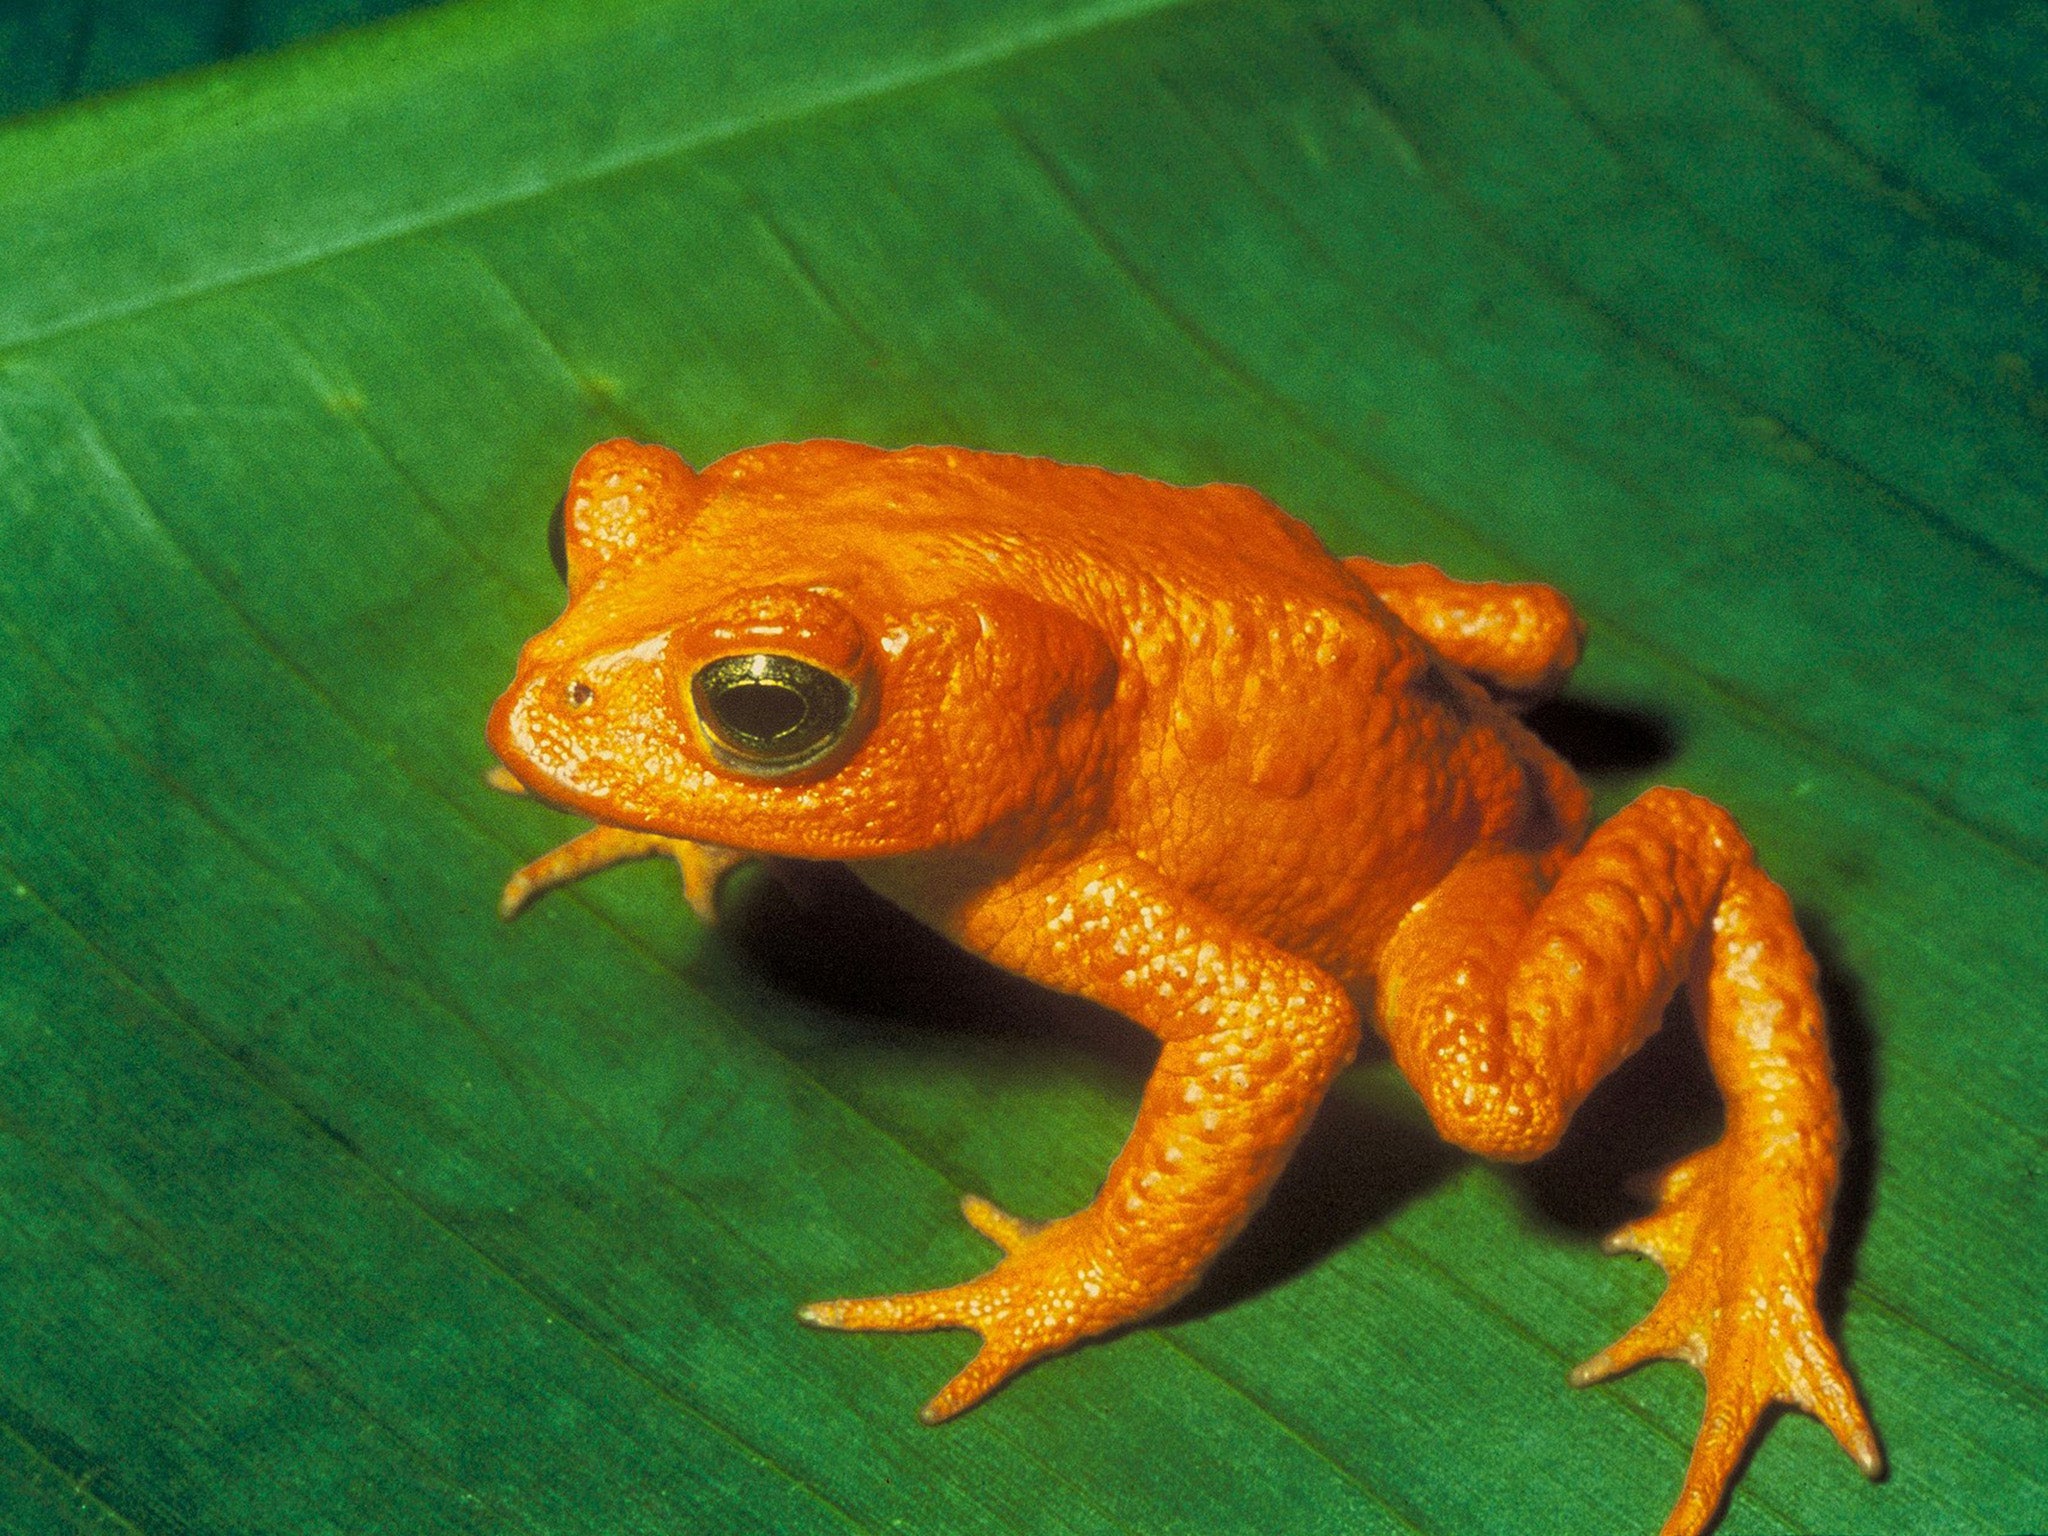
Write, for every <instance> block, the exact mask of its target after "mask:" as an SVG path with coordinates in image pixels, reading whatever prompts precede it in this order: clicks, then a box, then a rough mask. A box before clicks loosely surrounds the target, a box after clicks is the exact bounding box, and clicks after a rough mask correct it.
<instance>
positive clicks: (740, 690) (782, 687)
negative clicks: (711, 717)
mask: <svg viewBox="0 0 2048 1536" xmlns="http://www.w3.org/2000/svg"><path fill="white" fill-rule="evenodd" d="M712 708H713V709H715V710H716V711H717V712H718V723H719V724H720V725H723V726H724V727H725V728H726V729H727V730H729V731H731V732H732V733H733V734H734V735H735V736H744V737H750V738H752V739H753V740H755V741H758V742H760V743H761V744H762V745H763V746H773V745H775V744H776V738H777V737H781V736H787V735H789V734H790V733H791V732H792V731H794V730H795V729H796V728H797V727H798V726H800V725H802V724H803V723H804V716H805V715H807V714H809V713H810V706H809V705H808V704H806V703H805V702H804V696H803V695H802V694H800V693H798V692H797V691H796V690H795V689H794V688H791V687H789V686H788V685H787V684H784V683H777V682H753V681H748V682H743V683H733V684H731V685H729V686H728V687H726V688H725V689H724V690H723V691H722V692H721V693H720V694H719V695H718V702H717V703H716V704H714V705H713V706H712Z"/></svg>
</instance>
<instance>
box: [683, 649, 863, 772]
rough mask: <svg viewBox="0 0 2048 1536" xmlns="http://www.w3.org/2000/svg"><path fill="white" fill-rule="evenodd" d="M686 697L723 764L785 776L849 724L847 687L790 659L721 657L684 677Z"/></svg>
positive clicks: (820, 751) (818, 753) (810, 759)
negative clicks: (688, 687) (691, 674)
mask: <svg viewBox="0 0 2048 1536" xmlns="http://www.w3.org/2000/svg"><path fill="white" fill-rule="evenodd" d="M690 702H691V703H692V704H694V705H696V707H697V718H698V719H699V720H701V721H702V722H703V723H704V730H705V734H707V735H708V736H709V737H710V738H711V747H712V754H713V755H714V756H715V757H717V758H718V760H719V761H720V762H722V763H724V764H725V765H726V766H727V767H728V768H738V769H742V770H744V771H746V772H750V773H758V774H777V773H789V772H791V771H792V770H794V769H797V768H801V767H803V766H804V765H805V764H807V763H814V762H816V761H817V760H818V759H819V758H821V757H823V756H824V755H825V754H826V753H827V752H829V751H831V750H832V748H833V747H834V746H835V745H836V744H837V743H838V741H839V739H840V738H841V737H842V736H844V735H845V734H846V728H847V726H848V725H849V724H851V723H852V721H853V706H854V694H853V685H852V684H851V683H849V682H847V681H846V680H845V679H844V678H840V677H835V676H833V675H832V674H831V673H830V672H827V671H826V670H825V669H824V668H822V667H814V666H812V665H811V664H810V663H809V662H807V661H798V660H797V659H796V658H795V657H794V656H777V655H774V654H772V653H770V652H766V651H763V652H757V653H755V654H753V655H750V656H722V657H720V658H719V659H718V660H717V661H713V662H707V663H706V664H705V665H704V666H702V667H700V668H698V669H697V675H696V676H695V677H693V678H691V679H690Z"/></svg>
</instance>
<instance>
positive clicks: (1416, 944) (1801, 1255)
mask: <svg viewBox="0 0 2048 1536" xmlns="http://www.w3.org/2000/svg"><path fill="white" fill-rule="evenodd" d="M1379 984H1380V1009H1381V1023H1382V1027H1383V1028H1384V1029H1385V1030H1386V1032H1387V1037H1388V1040H1389V1042H1390V1044H1391V1046H1392V1048H1393V1052H1394V1057H1395V1060H1396V1061H1397V1062H1398V1063H1399V1064H1400V1066H1401V1069H1402V1071H1403V1072H1404V1073H1405V1074H1406V1075H1407V1077H1408V1079H1409V1081H1410V1082H1412V1083H1413V1084H1414V1085H1415V1087H1416V1089H1417V1091H1418V1092H1419V1093H1420V1094H1421V1095H1422V1098H1423V1100H1424V1102H1425V1103H1426V1104H1427V1105H1428V1107H1429V1111H1430V1114H1431V1117H1432V1118H1433V1119H1434V1120H1435V1121H1436V1124H1437V1127H1438V1129H1439V1130H1440V1131H1442V1132H1443V1134H1444V1135H1445V1136H1446V1137H1448V1138H1449V1139H1450V1140H1452V1141H1455V1142H1457V1143H1459V1144H1460V1145H1463V1146H1467V1147H1470V1148H1472V1149H1473V1150H1475V1151H1479V1152H1484V1153H1486V1154H1488V1155H1489V1156H1494V1157H1507V1158H1516V1159H1522V1158H1529V1157H1534V1156H1536V1155H1538V1154H1540V1153H1541V1152H1543V1151H1544V1150H1546V1149H1547V1148H1548V1147H1549V1146H1550V1145H1551V1144H1552V1143H1553V1142H1554V1141H1555V1140H1556V1139H1557V1137H1558V1135H1559V1134H1560V1133H1561V1132H1562V1131H1563V1129H1564V1126H1565V1123H1566V1121H1567V1120H1568V1119H1569V1118H1570V1116H1571V1112H1572V1111H1573V1109H1575V1108H1576V1107H1577V1105H1578V1103H1579V1101H1580V1100H1581V1099H1582V1098H1583V1097H1584V1096H1585V1094H1586V1093H1587V1092H1588V1091H1589V1090H1590V1089H1591V1088H1592V1086H1593V1085H1594V1084H1595V1083H1596V1082H1598V1081H1599V1080H1600V1078H1601V1077H1602V1076H1604V1075H1605V1074H1606V1073H1607V1072H1608V1071H1609V1070H1610V1069H1611V1068H1612V1067H1613V1066H1614V1065H1615V1064H1616V1063H1617V1062H1619V1061H1620V1060H1621V1059H1622V1058H1623V1057H1625V1056H1627V1055H1628V1054H1629V1052H1631V1051H1632V1050H1634V1049H1635V1047H1636V1046H1637V1045H1639V1044H1640V1043H1641V1042H1642V1040H1643V1039H1644V1037H1645V1036H1646V1035H1647V1034H1648V1033H1649V1032H1650V1031H1651V1030H1652V1029H1654V1028H1655V1026H1656V1022H1657V1019H1658V1016H1659V1014H1660V1013H1661V1012H1662V1010H1663V1007H1664V1005H1665V1003H1666V1002H1668V1001H1669V999H1670V997H1671V995H1672V993H1673V992H1674V991H1675V990H1676V989H1677V987H1678V986H1679V985H1681V984H1689V985H1690V988H1691V993H1692V1001H1693V1005H1694V1013H1695V1017H1696V1018H1697V1020H1698V1023H1699V1027H1700V1031H1701V1034H1702V1036H1703V1037H1704V1039H1705V1042H1706V1049H1707V1058H1708V1061H1709V1063H1710V1064H1711V1066H1712V1068H1713V1072H1714V1078H1715V1081H1716V1083H1717V1084H1718V1085H1719V1087H1720V1089H1721V1093H1722V1096H1723V1098H1724V1099H1725V1100H1726V1102H1727V1128H1726V1130H1725V1132H1724V1133H1723V1135H1722V1138H1721V1140H1720V1141H1719V1142H1717V1143H1716V1144H1715V1145H1713V1146H1712V1147H1709V1148H1707V1149H1706V1150H1705V1151H1702V1152H1699V1153H1696V1154H1694V1155H1693V1156H1692V1157H1689V1158H1687V1159H1686V1160H1685V1161H1683V1162H1681V1163H1679V1164H1678V1165H1677V1166H1676V1167H1674V1168H1672V1169H1670V1170H1668V1171H1667V1172H1666V1173H1665V1174H1664V1176H1663V1181H1662V1188H1661V1190H1660V1200H1661V1203H1660V1205H1659V1207H1658V1209H1657V1210H1656V1211H1655V1212H1654V1213H1653V1214H1652V1215H1650V1216H1649V1217H1647V1218H1645V1219H1644V1220H1642V1221H1639V1222H1636V1223H1633V1224H1632V1225H1630V1226H1628V1227H1625V1228H1623V1229H1622V1230H1621V1231H1620V1232H1618V1233H1616V1234H1615V1235H1614V1238H1613V1239H1612V1240H1611V1242H1610V1246H1612V1247H1615V1248H1624V1249H1630V1250H1633V1251H1635V1252H1638V1253H1643V1254H1647V1255H1649V1256H1650V1257H1651V1258H1654V1259H1656V1260H1657V1261H1658V1262H1659V1263H1660V1264H1662V1265H1663V1266H1664V1268H1665V1269H1666V1271H1667V1272H1668V1273H1669V1274H1670V1277H1671V1278H1670V1283H1669V1285H1668V1286H1667V1287H1666V1289H1665V1292H1664V1295H1663V1297H1662V1298H1661V1299H1660V1300H1659V1301H1658V1303H1657V1305H1656V1306H1655V1307H1654V1308H1653V1309H1652V1310H1651V1312H1650V1314H1649V1316H1648V1317H1646V1318H1645V1319H1644V1320H1643V1321H1642V1322H1641V1323H1640V1324H1639V1325H1637V1326H1636V1327H1635V1328H1634V1329H1632V1330H1630V1331H1629V1333H1627V1334H1626V1335H1624V1336H1623V1337H1622V1338H1621V1339H1620V1340H1619V1341H1618V1342H1617V1343H1615V1344H1613V1345H1611V1346H1610V1347H1609V1348H1607V1349H1606V1350H1603V1351H1602V1352H1601V1353H1600V1354H1598V1355H1596V1356H1594V1358H1593V1359H1591V1360H1589V1361H1587V1362H1586V1364H1585V1365H1583V1366H1581V1367H1580V1368H1579V1369H1578V1371H1576V1372H1575V1373H1574V1374H1573V1380H1574V1381H1575V1382H1577V1383H1579V1384H1585V1383H1587V1382H1592V1381H1597V1380H1600V1379H1601V1378H1603V1377H1605V1376H1608V1375H1611V1374H1613V1373H1614V1372H1617V1371H1622V1370H1626V1369H1628V1368H1629V1367H1631V1366H1633V1365H1637V1364H1640V1363H1641V1362H1643V1361H1645V1360H1650V1359H1656V1358H1672V1359H1680V1360H1685V1361H1687V1362H1689V1363H1690V1364H1692V1365H1694V1366H1696V1367H1697V1368H1698V1369H1699V1370H1700V1371H1701V1372H1702V1373H1703V1374H1704V1375H1705V1376H1706V1379H1707V1405H1706V1414H1705V1419H1704V1421H1703V1423H1702V1424H1701V1427H1700V1433H1699V1437H1698V1439H1697V1441H1696V1442H1695V1444H1694V1447H1693V1455H1692V1462H1691V1465H1690V1466H1689V1467H1688V1468H1687V1470H1686V1478H1685V1484H1684V1487H1683V1489H1682V1490H1681V1492H1680V1494H1679V1498H1678V1502H1677V1504H1676V1506H1675V1507H1674V1508H1673V1509H1672V1511H1671V1515H1670V1517H1669V1519H1668V1520H1667V1521H1666V1523H1665V1526H1664V1532H1665V1536H1691V1533H1694V1532H1697V1531H1699V1530H1701V1529H1702V1528H1704V1527H1705V1526H1706V1524H1707V1523H1708V1522H1709V1521H1710V1520H1711V1519H1712V1518H1713V1515H1714V1512H1715V1511H1716V1510H1717V1509H1718V1508H1719V1507H1720V1504H1721V1501H1722V1498H1723V1497H1724V1495H1725V1493H1726V1490H1727V1485H1728V1480H1729V1478H1730V1476H1731V1475H1732V1473H1733V1471H1734V1468H1735V1465H1736V1462H1737V1461H1738V1460H1739V1458H1740V1457H1741V1454H1742V1450H1743V1447H1744V1446H1745V1445H1746V1444H1747V1442H1748V1440H1749V1438H1750V1435H1751V1433H1752V1432H1753V1430H1754V1429H1755V1427H1756V1424H1757V1421H1758V1419H1759V1416H1760V1415H1761V1414H1762V1412H1763V1410H1764V1409H1765V1407H1767V1406H1768V1405H1769V1404H1770V1403H1772V1402H1786V1403H1792V1404H1795V1405H1797V1406H1798V1407H1801V1408H1803V1409H1805V1410H1806V1411H1807V1412H1809V1413H1811V1414H1813V1415H1815V1416H1816V1417H1817V1418H1819V1419H1820V1420H1821V1421H1822V1422H1823V1423H1824V1424H1826V1425H1827V1427H1828V1428H1829V1429H1830V1430H1831V1431H1832V1432H1833V1433H1834V1435H1835V1438H1836V1439H1837V1440H1839V1441H1840V1442H1841V1443H1842V1446H1843V1448H1844V1449H1845V1450H1847V1451H1848V1453H1849V1454H1850V1455H1851V1456H1852V1457H1854V1458H1855V1460H1856V1462H1857V1464H1858V1465H1859V1466H1861V1467H1862V1468H1863V1470H1864V1471H1865V1472H1866V1473H1869V1474H1870V1475H1873V1476H1874V1475H1876V1474H1877V1472H1878V1471H1879V1470H1880V1467H1881V1461H1880V1457H1879V1453H1878V1448H1877V1441H1876V1438H1875V1436H1874V1435H1873V1434H1872V1432H1871V1428H1870V1423H1869V1420H1868V1418H1867V1417H1866V1415H1865V1413H1864V1411H1863V1407H1862V1404H1861V1403H1860V1402H1859V1401H1858V1400H1857V1397H1856V1391H1855V1388H1854V1387H1853V1386H1852V1385H1851V1383H1850V1381H1849V1377H1848V1374H1847V1372H1846V1371H1845V1370H1844V1368H1843V1366H1842V1362H1841V1358H1840V1356H1839V1355H1838V1353H1837V1352H1836V1349H1835V1346H1834V1344H1833V1342H1832V1341H1831V1340H1830V1339H1829V1338H1828V1336H1827V1333H1826V1331H1825V1329H1824V1327H1823V1325H1822V1323H1821V1321H1820V1317H1819V1313H1818V1311H1817V1309H1816V1307H1815V1304H1814V1286H1815V1283H1816V1281H1817V1280H1818V1278H1819V1273H1820V1263H1821V1257H1822V1254H1823V1253H1824V1251H1825V1249H1826V1246H1827V1224H1828V1214H1829V1207H1830V1205H1831V1204H1832V1201H1833V1198H1834V1187H1835V1173H1836V1157H1837V1151H1838V1146H1839V1143H1840V1140H1841V1123H1840V1115H1839V1112H1838V1109H1837V1106H1836V1103H1835V1095H1834V1086H1833V1082H1832V1080H1831V1078H1830V1076H1829V1069H1828V1053H1827V1042H1826V1036H1825V1033H1824V1028H1823V1021H1822V1017H1821V1008H1820V1001H1819V998H1818V996H1817V995H1816V993H1815V990H1814V967H1813V962H1812V960H1811V958H1810V957H1809V956H1808V954H1807V952H1806V947H1805V945H1804V944H1803V943H1802V942H1801V940H1800V937H1799V931H1798V929H1797V927H1796V926H1795V925H1794V923H1793V918H1792V910H1791V904H1790V903H1789V902H1788V901H1787V900H1786V898H1785V893H1784V892H1783V891H1782V890H1780V889H1779V888H1778V887H1777V886H1776V885H1775V884H1773V883H1772V882H1771V881H1770V880H1769V879H1768V878H1767V877H1766V876H1765V875H1764V873H1763V872H1762V871H1761V870H1760V869H1759V868H1758V867H1757V864H1756V860H1755V857H1754V855H1753V854H1752V853H1751V851H1750V848H1749V845H1748V843H1747V842H1746V841H1744V839H1743V837H1742V835H1741V833H1740V832H1739V831H1738V830H1737V829H1736V827H1735V823H1734V821H1733V819H1732V818H1731V817H1729V815H1728V814H1727V812H1725V811H1723V810H1721V809H1720V808H1719V807H1718V806H1715V805H1713V804H1711V803H1709V802H1708V801H1705V800H1702V799H1700V798H1699V797H1697V796H1695V795H1689V794H1686V793H1684V792H1682V791H1679V790H1669V789H1659V790H1652V791H1650V792H1649V793H1648V794H1646V795H1644V796H1643V797H1642V798H1641V799H1639V800H1637V801H1635V802H1634V803H1633V804H1632V805H1630V806H1628V807H1627V808H1626V809H1624V810H1623V811H1622V812H1621V813H1620V814H1619V815H1617V816H1615V817H1614V818H1613V819H1611V820H1610V821H1608V822H1607V823H1605V824H1604V825H1603V826H1601V827H1600V828H1599V829H1598V830H1597V831H1596V832H1594V834H1593V835H1592V837H1591V838H1589V839H1588V840H1587V842H1586V845H1585V847H1584V848H1583V849H1581V850H1580V851H1579V852H1578V853H1577V854H1576V855H1573V856H1570V857H1568V858H1566V857H1563V856H1558V857H1555V858H1552V859H1550V860H1547V861H1546V860H1539V859H1538V858H1537V857H1535V856H1533V855H1528V854H1523V853H1516V852H1511V851H1507V852H1504V851H1497V850H1496V851H1487V852H1482V853H1477V854H1474V855H1472V856H1470V857H1468V859H1467V860H1466V861H1465V863H1464V864H1462V865H1460V867H1459V868H1458V869H1457V870H1455V871H1453V872H1452V874H1451V875H1450V877H1449V878H1447V879H1446V880H1445V881H1444V883H1443V884H1442V885H1441V886H1440V887H1439V888H1438V889H1437V890H1436V891H1435V892H1433V893H1432V894H1431V896H1430V897H1429V898H1428V900H1426V901H1425V902H1424V903H1422V904H1421V905H1420V906H1418V907H1417V908H1416V909H1415V910H1414V911H1413V912H1412V913H1411V914H1410V915H1409V917H1407V918H1406V919H1405V920H1404V921H1403V923H1402V925H1401V928H1400V929H1399V930H1398V931H1397V933H1396V934H1395V937H1394V939H1393V940H1392V941H1391V942H1390V943H1389V944H1388V946H1387V949H1386V952H1385V953H1384V955H1383V956H1382V958H1381V962H1380V967H1379Z"/></svg>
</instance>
